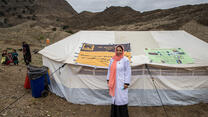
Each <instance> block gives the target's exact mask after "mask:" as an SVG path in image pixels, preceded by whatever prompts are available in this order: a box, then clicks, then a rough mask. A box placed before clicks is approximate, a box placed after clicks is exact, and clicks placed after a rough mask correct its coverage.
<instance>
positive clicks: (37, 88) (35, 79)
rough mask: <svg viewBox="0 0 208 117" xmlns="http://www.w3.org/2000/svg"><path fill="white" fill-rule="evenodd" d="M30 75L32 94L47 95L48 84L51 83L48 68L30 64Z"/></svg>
mask: <svg viewBox="0 0 208 117" xmlns="http://www.w3.org/2000/svg"><path fill="white" fill-rule="evenodd" d="M28 75H29V79H30V86H31V89H32V96H33V97H35V98H38V97H41V96H44V97H45V96H47V94H48V88H47V87H48V84H50V80H49V75H48V68H47V67H45V66H43V67H36V66H31V65H29V66H28Z"/></svg>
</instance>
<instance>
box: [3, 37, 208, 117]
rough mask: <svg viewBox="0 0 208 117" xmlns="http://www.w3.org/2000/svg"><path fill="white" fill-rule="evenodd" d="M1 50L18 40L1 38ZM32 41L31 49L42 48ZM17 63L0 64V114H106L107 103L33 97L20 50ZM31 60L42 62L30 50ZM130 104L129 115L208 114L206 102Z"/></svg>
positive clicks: (173, 116)
mask: <svg viewBox="0 0 208 117" xmlns="http://www.w3.org/2000/svg"><path fill="white" fill-rule="evenodd" d="M0 47H1V48H0V49H1V50H0V51H1V52H2V50H3V49H6V48H14V49H19V48H21V43H13V42H12V43H8V42H7V41H5V40H0ZM41 48H42V47H38V46H35V45H32V46H31V51H33V50H35V49H41ZM17 52H18V53H19V60H20V63H19V65H18V66H14V65H12V64H11V65H9V66H2V65H0V117H109V116H110V106H95V105H77V104H72V103H69V102H67V101H66V100H65V99H63V98H61V97H59V96H56V95H55V94H53V93H49V95H48V96H47V97H45V98H33V97H32V95H31V90H30V89H24V80H25V76H26V66H25V64H24V62H23V57H22V52H21V51H17ZM32 61H33V62H32V64H34V65H41V64H42V62H41V56H40V55H38V54H33V56H32ZM165 110H166V112H167V114H168V115H166V113H165V111H164V108H163V107H129V115H130V117H208V104H204V103H200V104H196V105H190V106H165Z"/></svg>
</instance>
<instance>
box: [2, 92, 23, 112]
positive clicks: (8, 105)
mask: <svg viewBox="0 0 208 117" xmlns="http://www.w3.org/2000/svg"><path fill="white" fill-rule="evenodd" d="M25 94H26V92H25V93H24V94H23V95H22V96H20V97H19V98H17V99H16V100H15V101H13V102H12V103H10V104H9V105H8V106H6V107H4V108H3V109H2V110H1V111H0V113H2V112H4V111H5V110H6V109H7V108H9V107H10V106H11V105H12V104H14V103H15V102H17V101H18V100H20V99H21V98H22V97H24V96H25Z"/></svg>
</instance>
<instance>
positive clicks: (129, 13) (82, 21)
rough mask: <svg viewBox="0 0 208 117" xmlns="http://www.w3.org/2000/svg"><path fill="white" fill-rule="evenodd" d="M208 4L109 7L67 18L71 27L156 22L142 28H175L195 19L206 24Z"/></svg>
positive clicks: (81, 27)
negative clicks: (139, 8) (164, 7)
mask: <svg viewBox="0 0 208 117" xmlns="http://www.w3.org/2000/svg"><path fill="white" fill-rule="evenodd" d="M207 11H208V4H201V5H187V6H181V7H176V8H171V9H167V10H154V11H148V12H143V13H140V12H138V11H135V10H133V9H131V8H129V7H110V8H107V9H106V10H105V11H103V12H99V13H94V15H93V13H91V14H90V15H89V14H88V15H87V17H86V15H83V14H82V13H81V14H78V15H75V16H73V17H71V18H70V20H68V25H69V26H70V27H72V28H78V29H89V28H93V27H99V26H107V27H112V26H119V25H130V24H137V25H138V23H140V24H139V26H140V25H142V24H143V23H150V22H151V23H157V26H154V27H152V28H148V29H143V30H151V29H164V30H177V29H179V27H181V26H182V25H184V24H185V23H187V22H189V21H191V20H195V21H197V22H199V23H202V24H204V25H208V23H207V22H208V18H207Z"/></svg>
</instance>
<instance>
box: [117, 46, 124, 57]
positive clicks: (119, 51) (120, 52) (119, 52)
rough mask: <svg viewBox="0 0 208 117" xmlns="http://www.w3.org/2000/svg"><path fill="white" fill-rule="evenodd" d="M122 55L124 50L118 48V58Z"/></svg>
mask: <svg viewBox="0 0 208 117" xmlns="http://www.w3.org/2000/svg"><path fill="white" fill-rule="evenodd" d="M122 54H123V50H122V48H121V47H117V48H116V55H117V56H120V55H122Z"/></svg>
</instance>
